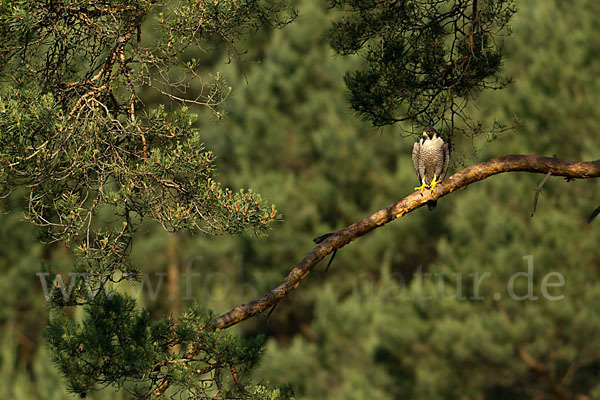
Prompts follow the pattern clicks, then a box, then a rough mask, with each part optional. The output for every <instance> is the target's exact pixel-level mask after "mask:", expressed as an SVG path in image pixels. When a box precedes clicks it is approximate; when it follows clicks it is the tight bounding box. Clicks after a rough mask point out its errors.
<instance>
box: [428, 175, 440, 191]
mask: <svg viewBox="0 0 600 400" xmlns="http://www.w3.org/2000/svg"><path fill="white" fill-rule="evenodd" d="M440 182H441V181H438V180H437V179H436V177H435V176H434V177H433V180H432V181H431V184H430V185H429V188H430V189H431V190H433V188H434V187H435V185H438V184H439V183H440Z"/></svg>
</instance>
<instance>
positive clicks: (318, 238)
mask: <svg viewBox="0 0 600 400" xmlns="http://www.w3.org/2000/svg"><path fill="white" fill-rule="evenodd" d="M333 235H335V233H326V234H324V235H321V236H318V237H316V238H314V239H313V242H315V244H320V243H321V242H323V241H324V240H325V239H327V238H329V237H331V236H333ZM335 253H337V249H335V250H333V252H332V253H331V258H330V259H329V262H328V263H327V267H326V268H325V272H327V271H329V266H331V263H332V262H333V259H334V258H335Z"/></svg>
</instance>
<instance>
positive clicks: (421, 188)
mask: <svg viewBox="0 0 600 400" xmlns="http://www.w3.org/2000/svg"><path fill="white" fill-rule="evenodd" d="M427 187H429V185H427V184H426V183H425V182H423V184H422V185H421V186H419V187H416V188H415V190H418V191H419V192H421V194H423V190H425V189H427Z"/></svg>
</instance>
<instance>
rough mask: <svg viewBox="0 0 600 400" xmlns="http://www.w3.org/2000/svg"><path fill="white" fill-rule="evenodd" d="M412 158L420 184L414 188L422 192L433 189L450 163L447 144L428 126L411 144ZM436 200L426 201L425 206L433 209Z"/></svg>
mask: <svg viewBox="0 0 600 400" xmlns="http://www.w3.org/2000/svg"><path fill="white" fill-rule="evenodd" d="M412 160H413V164H414V166H415V170H416V171H417V177H418V178H419V182H420V183H421V186H419V187H416V188H415V190H418V191H420V192H421V193H423V190H425V189H426V188H429V189H433V188H435V186H436V185H437V184H438V183H440V182H441V181H442V180H443V179H444V177H445V176H446V172H447V171H448V165H449V164H450V151H449V150H448V144H447V143H445V142H444V140H443V139H442V138H441V137H440V136H439V135H438V133H437V132H436V130H435V129H433V128H432V127H430V126H428V127H425V128H424V129H423V135H422V136H421V139H420V140H419V141H418V142H416V143H415V144H414V146H413V151H412ZM436 204H437V201H436V200H432V201H428V202H427V207H428V208H429V210H433V209H434V208H435V206H436Z"/></svg>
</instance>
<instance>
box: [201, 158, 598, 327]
mask: <svg viewBox="0 0 600 400" xmlns="http://www.w3.org/2000/svg"><path fill="white" fill-rule="evenodd" d="M518 171H523V172H533V173H541V174H548V173H551V174H552V175H554V176H564V177H568V178H579V179H586V178H596V177H600V160H596V161H589V162H580V161H569V160H561V159H557V158H553V157H540V156H535V155H508V156H501V157H496V158H493V159H491V160H489V161H485V162H482V163H479V164H475V165H472V166H470V167H467V168H465V169H463V170H462V171H460V172H457V173H456V174H454V175H452V176H451V177H449V178H448V179H446V180H444V181H443V182H442V183H441V184H440V185H438V186H437V187H436V188H435V189H434V190H432V191H429V192H425V193H424V195H421V194H419V193H413V194H411V195H409V196H407V197H405V198H404V199H402V200H400V201H399V202H397V203H395V204H392V205H390V206H389V207H386V208H384V209H382V210H379V211H377V212H376V213H374V214H372V215H370V216H368V217H366V218H364V219H363V220H361V221H358V222H356V223H354V224H352V225H350V226H348V227H346V228H344V229H342V230H341V231H339V232H337V233H336V234H334V235H332V236H330V237H328V238H327V239H325V240H324V241H323V242H321V243H320V244H319V245H317V246H316V247H315V248H314V249H313V250H312V251H311V252H310V253H308V254H307V255H306V257H304V259H302V261H300V262H299V263H298V264H296V265H295V266H294V268H292V270H291V271H290V273H289V274H288V276H287V277H286V278H285V279H284V280H283V281H282V282H281V284H279V286H277V287H276V288H274V289H273V290H271V291H270V292H269V293H267V294H266V295H265V296H263V297H262V298H260V299H256V300H253V301H251V302H249V303H247V304H242V305H241V306H239V307H236V308H234V309H233V310H231V311H229V312H227V313H225V314H223V315H221V316H219V317H217V318H215V319H213V320H212V321H210V322H209V323H208V324H207V325H206V326H205V329H207V330H216V329H225V328H228V327H230V326H232V325H235V324H237V323H239V322H241V321H244V320H246V319H248V318H250V317H253V316H255V315H258V314H260V313H262V312H264V311H265V310H267V309H269V308H271V307H273V306H274V305H276V304H277V303H278V302H279V301H281V300H282V299H283V298H284V297H286V296H287V295H288V294H289V293H290V292H291V291H292V290H294V289H295V288H297V287H298V285H300V282H301V281H302V280H303V279H304V278H306V277H307V276H308V274H309V273H310V271H311V270H312V269H313V268H314V267H315V265H316V264H317V263H318V262H319V261H321V260H322V259H323V258H324V257H325V256H327V255H328V254H330V253H332V252H334V251H335V250H337V249H339V248H341V247H343V246H345V245H347V244H348V243H350V242H352V241H354V240H356V239H357V238H359V237H360V236H363V235H365V234H367V233H368V232H370V231H372V230H374V229H376V228H379V227H380V226H383V225H385V224H387V223H388V222H391V221H393V220H394V219H396V218H400V217H402V216H403V215H405V214H408V213H410V212H412V211H414V210H416V209H417V208H419V207H422V206H423V205H425V204H427V202H428V201H431V200H437V199H439V198H441V197H444V196H446V195H448V194H450V193H452V192H453V191H455V190H457V189H464V188H466V187H467V186H469V185H470V184H472V183H475V182H478V181H481V180H483V179H486V178H488V177H490V176H492V175H496V174H500V173H503V172H518Z"/></svg>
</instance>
